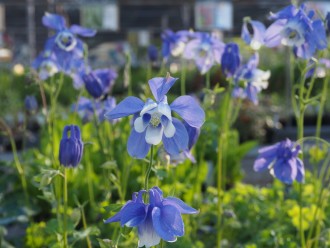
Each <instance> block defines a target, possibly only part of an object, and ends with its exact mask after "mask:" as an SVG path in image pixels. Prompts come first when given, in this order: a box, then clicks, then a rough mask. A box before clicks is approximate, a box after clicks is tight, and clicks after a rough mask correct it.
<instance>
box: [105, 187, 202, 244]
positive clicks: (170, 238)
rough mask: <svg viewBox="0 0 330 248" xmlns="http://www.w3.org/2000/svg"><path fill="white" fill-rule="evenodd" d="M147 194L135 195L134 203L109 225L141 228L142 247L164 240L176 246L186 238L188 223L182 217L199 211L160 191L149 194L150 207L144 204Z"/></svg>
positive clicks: (120, 212)
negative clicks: (176, 243) (186, 224)
mask: <svg viewBox="0 0 330 248" xmlns="http://www.w3.org/2000/svg"><path fill="white" fill-rule="evenodd" d="M146 193H147V192H146V191H145V190H140V191H139V192H135V193H134V194H133V196H132V200H130V201H128V202H127V203H126V204H125V205H124V206H123V207H122V209H121V210H120V211H119V212H118V213H117V214H115V215H114V216H112V217H111V218H109V219H107V220H106V221H105V223H112V222H120V225H121V226H128V227H137V229H138V236H139V243H138V247H143V246H145V247H146V248H149V247H151V246H155V245H157V244H159V242H160V240H161V239H163V240H165V241H167V242H175V241H176V240H177V237H182V236H183V235H184V223H183V220H182V216H181V214H197V213H198V211H197V210H196V209H194V208H192V207H190V206H188V205H187V204H185V203H184V202H183V201H181V200H180V199H178V198H175V197H165V198H164V197H163V192H162V191H161V190H160V189H159V188H158V187H153V188H152V189H150V190H148V193H149V203H145V202H144V201H143V194H146Z"/></svg>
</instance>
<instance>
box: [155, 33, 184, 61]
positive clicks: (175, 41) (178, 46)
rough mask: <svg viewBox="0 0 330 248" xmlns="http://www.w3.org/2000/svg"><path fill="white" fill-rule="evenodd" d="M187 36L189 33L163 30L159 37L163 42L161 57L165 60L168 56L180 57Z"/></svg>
mask: <svg viewBox="0 0 330 248" xmlns="http://www.w3.org/2000/svg"><path fill="white" fill-rule="evenodd" d="M189 36H190V32H189V31H185V30H182V31H178V32H173V31H172V30H170V29H167V30H165V31H164V32H163V33H162V35H161V38H162V41H163V45H162V54H163V57H164V58H165V59H167V58H168V57H169V56H170V55H172V56H174V57H177V56H179V55H181V54H182V53H183V51H184V48H185V45H186V42H187V41H188V38H189Z"/></svg>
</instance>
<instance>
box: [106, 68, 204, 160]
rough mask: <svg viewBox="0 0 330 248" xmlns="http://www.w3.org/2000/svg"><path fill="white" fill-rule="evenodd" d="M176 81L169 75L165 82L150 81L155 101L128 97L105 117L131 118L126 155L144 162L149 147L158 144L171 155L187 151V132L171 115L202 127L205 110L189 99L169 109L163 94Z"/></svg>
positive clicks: (180, 98) (181, 100) (175, 103)
mask: <svg viewBox="0 0 330 248" xmlns="http://www.w3.org/2000/svg"><path fill="white" fill-rule="evenodd" d="M176 80H177V78H173V77H171V76H170V75H169V74H168V75H167V77H165V78H161V77H157V78H153V79H151V80H149V86H150V89H151V92H152V94H153V96H154V97H155V99H156V101H154V100H152V99H148V100H147V101H146V102H145V103H143V101H142V100H140V99H139V98H137V97H133V96H130V97H127V98H125V99H124V100H123V101H122V102H120V103H119V104H118V105H117V106H116V107H115V109H113V110H112V111H110V112H109V113H107V114H106V118H108V119H110V120H112V119H117V118H121V117H124V116H128V115H132V114H134V126H133V129H132V131H131V135H130V137H129V139H128V143H127V150H128V153H129V154H130V155H131V156H132V157H136V158H144V157H145V156H146V155H147V154H148V151H149V149H150V146H151V145H157V144H159V143H160V142H161V141H163V144H164V148H165V150H166V152H168V153H169V154H171V155H175V154H179V153H180V152H181V151H184V150H185V149H187V148H188V139H189V138H188V134H187V130H186V128H185V127H184V125H183V124H182V123H181V121H179V120H178V119H177V118H174V117H172V113H171V112H172V111H174V112H176V113H177V114H178V115H179V116H181V117H182V118H183V119H184V120H185V121H186V122H187V123H188V125H190V126H192V127H195V128H200V127H201V126H202V125H203V123H204V120H205V113H204V110H203V109H202V108H201V107H200V106H199V105H198V103H197V102H196V101H195V100H194V99H193V98H192V97H191V96H180V97H178V98H177V99H176V100H174V102H172V104H171V105H169V104H168V102H167V97H166V93H167V92H168V91H169V90H170V88H171V87H172V85H173V84H174V82H175V81H176Z"/></svg>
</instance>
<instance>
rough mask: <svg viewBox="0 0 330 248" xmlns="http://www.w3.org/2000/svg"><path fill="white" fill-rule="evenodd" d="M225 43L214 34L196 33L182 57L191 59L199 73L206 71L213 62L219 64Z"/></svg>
mask: <svg viewBox="0 0 330 248" xmlns="http://www.w3.org/2000/svg"><path fill="white" fill-rule="evenodd" d="M224 47H225V45H224V44H223V43H222V42H221V41H220V40H219V39H218V38H217V37H215V36H214V35H210V34H208V33H196V34H195V38H194V39H192V40H191V41H189V42H188V43H187V45H186V48H185V51H184V54H183V56H184V58H186V59H193V60H194V61H195V63H196V66H197V68H198V70H199V71H200V72H201V74H205V73H206V72H208V71H209V70H210V69H211V67H212V66H213V65H214V64H216V63H217V64H220V59H221V56H222V53H223V50H224Z"/></svg>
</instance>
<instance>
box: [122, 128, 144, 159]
mask: <svg viewBox="0 0 330 248" xmlns="http://www.w3.org/2000/svg"><path fill="white" fill-rule="evenodd" d="M145 136H146V132H143V133H138V132H136V131H135V130H134V128H133V129H132V131H131V135H130V136H129V138H128V141H127V151H128V154H129V155H130V156H132V157H133V158H139V159H142V158H145V157H146V156H147V154H148V152H149V149H150V144H148V143H147V142H146V141H145Z"/></svg>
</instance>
